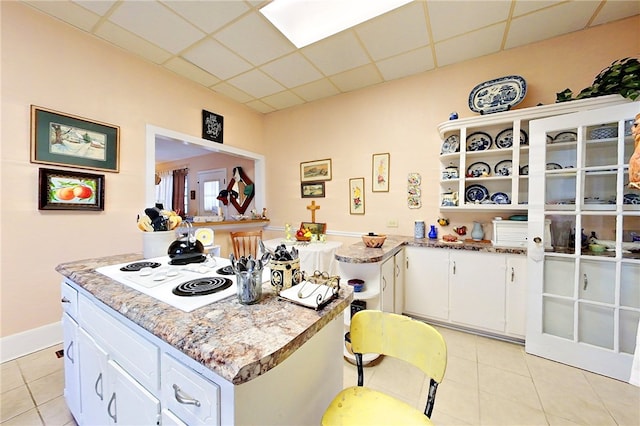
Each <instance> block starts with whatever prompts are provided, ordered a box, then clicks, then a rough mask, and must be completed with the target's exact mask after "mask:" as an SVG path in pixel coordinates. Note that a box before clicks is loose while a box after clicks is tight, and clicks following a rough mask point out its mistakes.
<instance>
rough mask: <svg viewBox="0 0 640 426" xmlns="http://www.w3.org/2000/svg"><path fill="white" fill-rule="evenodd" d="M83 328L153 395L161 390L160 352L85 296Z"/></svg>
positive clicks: (81, 315) (80, 306) (81, 309)
mask: <svg viewBox="0 0 640 426" xmlns="http://www.w3.org/2000/svg"><path fill="white" fill-rule="evenodd" d="M78 310H79V322H80V327H82V328H84V329H85V330H87V332H88V333H89V335H91V336H92V337H93V338H94V339H95V340H96V342H97V343H98V344H100V345H101V346H102V347H104V348H105V349H106V350H107V352H108V353H109V358H110V359H112V360H114V361H116V362H117V363H118V364H119V365H120V366H122V368H124V369H125V370H126V371H127V372H128V373H129V374H130V375H131V376H132V377H133V378H134V379H136V380H137V381H138V382H140V384H142V385H143V386H144V387H145V388H147V389H148V390H149V391H151V392H152V393H153V394H156V395H157V393H158V390H159V388H160V384H159V379H160V374H159V373H160V350H159V349H158V347H157V346H155V345H154V344H153V343H151V342H149V341H148V340H146V339H145V338H144V337H143V336H142V335H140V334H138V333H137V332H135V331H134V330H132V329H130V328H128V327H127V326H126V325H124V324H122V323H121V322H120V321H118V320H116V319H115V318H114V317H112V316H111V315H110V314H109V313H107V312H106V311H105V310H103V309H102V308H100V307H99V306H98V305H96V304H95V303H94V302H92V301H91V300H89V299H88V298H87V297H86V296H83V295H81V296H80V299H79V303H78Z"/></svg>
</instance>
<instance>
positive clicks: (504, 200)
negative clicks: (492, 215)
mask: <svg viewBox="0 0 640 426" xmlns="http://www.w3.org/2000/svg"><path fill="white" fill-rule="evenodd" d="M491 201H493V202H494V203H496V204H511V200H510V199H509V196H508V195H507V194H505V193H504V192H496V193H495V194H493V195H492V196H491Z"/></svg>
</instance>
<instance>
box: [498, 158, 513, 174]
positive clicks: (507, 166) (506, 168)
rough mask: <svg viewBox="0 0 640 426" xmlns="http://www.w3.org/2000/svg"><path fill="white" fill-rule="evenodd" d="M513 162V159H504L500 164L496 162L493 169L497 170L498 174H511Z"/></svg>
mask: <svg viewBox="0 0 640 426" xmlns="http://www.w3.org/2000/svg"><path fill="white" fill-rule="evenodd" d="M512 165H513V163H512V161H511V160H502V161H500V162H499V163H498V164H496V166H495V168H494V169H493V170H494V171H495V172H496V175H497V176H511V173H512V170H513V167H512Z"/></svg>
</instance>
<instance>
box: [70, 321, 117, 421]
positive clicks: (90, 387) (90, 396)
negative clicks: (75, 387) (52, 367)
mask: <svg viewBox="0 0 640 426" xmlns="http://www.w3.org/2000/svg"><path fill="white" fill-rule="evenodd" d="M78 343H79V347H80V352H81V353H82V365H81V371H82V374H81V375H80V389H82V424H83V425H95V426H103V425H106V424H107V423H108V421H109V420H108V417H107V402H106V393H105V392H106V383H105V382H106V380H107V377H106V375H107V361H108V355H107V352H106V351H105V350H104V349H102V348H101V347H100V346H98V345H97V344H96V342H95V340H93V338H92V337H91V336H89V334H87V332H86V331H84V330H83V329H82V328H81V329H80V331H79V336H78Z"/></svg>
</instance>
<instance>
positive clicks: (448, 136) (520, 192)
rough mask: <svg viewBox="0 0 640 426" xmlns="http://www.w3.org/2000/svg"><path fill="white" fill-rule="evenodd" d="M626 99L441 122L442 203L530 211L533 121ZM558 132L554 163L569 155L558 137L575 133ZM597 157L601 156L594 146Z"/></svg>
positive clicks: (450, 207) (585, 101)
mask: <svg viewBox="0 0 640 426" xmlns="http://www.w3.org/2000/svg"><path fill="white" fill-rule="evenodd" d="M621 103H626V101H625V100H624V99H623V98H622V97H621V96H618V95H611V96H602V97H599V98H593V99H583V100H579V101H572V102H563V103H559V104H552V105H543V106H537V107H531V108H523V109H518V110H513V111H506V112H501V113H495V114H489V115H485V116H478V117H471V118H462V119H457V120H450V121H446V122H444V123H441V124H440V125H439V126H438V132H439V134H440V138H441V143H442V145H441V150H440V171H441V177H440V188H439V192H440V200H439V201H440V209H441V210H498V211H500V210H507V211H521V212H526V210H527V209H528V204H529V188H530V172H529V171H530V163H531V159H530V151H531V149H532V146H531V145H532V144H531V141H530V139H531V138H530V134H529V133H530V123H531V121H533V120H536V119H540V118H545V117H552V116H557V115H561V114H568V113H573V112H578V111H584V110H589V109H597V108H601V107H605V106H610V105H615V104H621ZM559 133H563V132H557V133H556V134H555V135H553V136H557V138H558V139H557V140H556V141H555V142H558V144H557V145H554V147H557V148H558V151H557V152H556V153H554V154H553V157H552V160H553V161H551V160H550V162H554V163H555V162H557V161H561V159H562V156H563V155H570V154H569V153H568V152H566V151H564V150H562V149H561V147H562V144H561V143H559V142H561V141H563V140H564V139H565V138H568V137H570V136H571V135H570V134H568V133H567V134H559ZM593 149H594V150H597V149H600V150H601V149H603V148H602V147H599V148H596V147H593ZM604 149H605V150H606V147H604ZM556 157H558V158H556ZM592 157H593V161H599V160H597V159H598V158H599V155H598V154H596V153H595V152H594V155H593V156H592ZM567 161H568V160H567ZM561 162H562V161H561ZM564 163H566V162H564ZM566 164H568V163H566Z"/></svg>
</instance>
